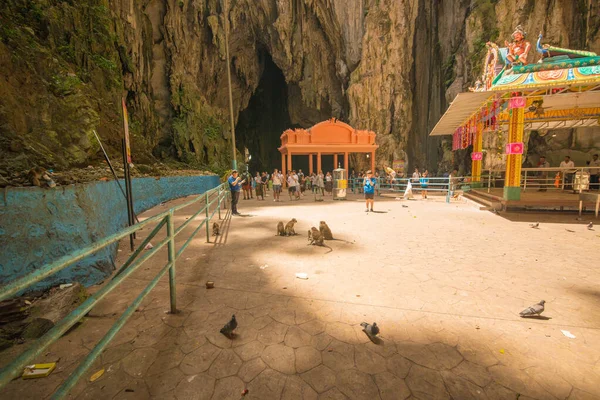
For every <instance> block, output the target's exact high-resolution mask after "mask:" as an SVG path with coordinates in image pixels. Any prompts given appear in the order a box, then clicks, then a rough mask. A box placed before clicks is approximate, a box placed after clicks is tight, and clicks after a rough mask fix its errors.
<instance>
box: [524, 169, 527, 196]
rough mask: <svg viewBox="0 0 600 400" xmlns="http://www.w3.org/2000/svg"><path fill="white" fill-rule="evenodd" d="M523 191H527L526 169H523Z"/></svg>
mask: <svg viewBox="0 0 600 400" xmlns="http://www.w3.org/2000/svg"><path fill="white" fill-rule="evenodd" d="M523 191H524V192H526V191H527V171H525V177H524V180H523Z"/></svg>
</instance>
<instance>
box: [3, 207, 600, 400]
mask: <svg viewBox="0 0 600 400" xmlns="http://www.w3.org/2000/svg"><path fill="white" fill-rule="evenodd" d="M182 201H183V200H182V199H180V200H176V201H173V202H171V203H169V204H166V205H165V206H159V207H157V208H155V209H153V210H150V211H148V212H146V213H144V214H143V215H142V216H141V217H147V216H149V215H152V214H155V213H158V212H162V211H164V210H165V209H166V208H167V207H168V206H170V205H171V204H178V203H180V202H182ZM375 208H376V211H378V212H377V213H365V212H364V204H363V203H362V202H361V201H360V199H358V198H356V197H352V198H350V199H349V200H348V201H342V202H337V201H335V202H334V201H332V200H331V199H330V198H327V197H326V200H325V201H324V202H321V203H315V202H313V201H312V198H310V197H309V196H307V197H306V198H304V199H303V200H301V201H297V202H290V201H289V200H288V199H287V198H286V200H285V201H284V202H281V203H274V202H273V201H272V197H267V198H266V200H265V201H257V200H241V201H240V206H239V210H240V211H241V212H242V213H243V214H244V216H243V217H233V219H231V218H230V217H229V215H228V216H227V217H225V212H223V214H222V215H223V217H224V219H223V220H221V221H219V222H220V223H221V225H222V229H223V232H222V235H220V236H218V237H217V238H216V240H215V238H214V237H211V241H212V243H206V236H204V228H202V229H201V230H200V233H199V234H198V236H197V237H196V239H194V240H193V242H192V244H191V246H190V247H189V248H188V249H187V250H186V251H185V252H184V253H183V255H182V256H181V257H180V258H179V259H178V261H177V267H176V270H177V301H178V303H177V307H178V309H179V310H180V312H179V313H178V314H175V315H172V314H167V313H166V311H167V310H168V309H169V289H168V279H167V276H165V277H164V278H163V279H162V280H161V282H160V283H159V285H158V286H157V287H156V288H155V289H154V290H153V291H152V292H151V293H150V295H149V296H148V297H147V299H146V300H145V301H144V303H143V305H142V306H141V307H140V308H139V309H138V311H137V312H136V313H134V316H133V317H132V318H131V320H130V321H129V322H128V323H127V325H126V326H125V328H124V329H123V330H122V332H121V333H119V334H118V335H117V337H116V338H115V340H114V341H113V342H112V343H111V344H110V346H109V348H108V349H107V350H105V352H104V353H103V355H102V357H101V359H99V360H98V361H97V362H96V363H95V364H94V365H93V366H92V368H90V370H89V371H88V372H87V373H86V375H85V378H86V379H85V380H83V379H82V381H81V382H80V383H79V384H78V385H77V386H76V387H75V388H74V389H73V390H72V392H71V398H81V399H84V398H85V399H87V398H89V399H98V398H106V399H108V398H115V399H132V398H136V399H146V398H156V399H172V398H177V399H205V398H206V399H209V398H213V399H230V398H231V399H239V398H241V397H242V391H243V390H244V389H247V390H248V393H247V394H246V395H245V398H256V399H279V398H281V399H296V398H297V399H317V398H319V399H345V398H350V399H377V398H381V399H405V398H411V399H445V398H453V399H471V398H473V399H517V398H519V399H528V398H533V399H597V398H600V307H598V306H599V305H600V290H599V289H598V288H599V287H600V286H599V285H600V273H599V272H598V268H599V267H598V266H599V263H598V258H599V255H600V251H599V244H600V228H599V229H598V230H595V231H589V230H587V229H586V224H587V223H588V222H589V221H587V220H586V221H577V220H576V219H575V217H576V215H575V214H569V215H560V214H514V213H513V214H500V215H494V214H492V213H489V212H485V211H480V210H479V208H478V207H477V206H475V205H473V204H470V203H465V202H462V201H457V202H452V203H450V204H446V203H445V202H444V201H443V199H442V198H431V199H429V200H426V201H423V200H414V201H397V200H394V199H393V198H386V199H381V198H378V199H377V202H376V204H375ZM195 210H197V208H196V207H189V209H184V210H182V211H181V212H177V213H176V221H177V222H176V224H180V223H182V222H183V221H185V220H186V218H188V217H189V216H190V215H191V214H192V213H193V212H194V211H195ZM291 218H296V219H297V220H298V224H297V225H296V231H297V232H298V236H294V237H276V236H275V226H276V224H277V222H278V221H280V220H281V221H284V222H286V221H288V220H289V219H291ZM588 218H589V217H588ZM321 220H325V221H327V223H328V224H329V226H330V227H331V229H332V231H333V234H334V237H336V238H338V239H341V240H336V241H330V242H327V244H328V245H329V246H330V247H331V249H332V251H331V252H330V251H329V249H327V248H321V247H315V246H307V240H306V233H307V230H308V229H309V228H310V227H311V226H318V223H319V221H321ZM214 221H217V216H216V215H215V219H214ZM536 221H539V222H540V227H539V229H532V228H530V227H529V223H530V222H536ZM192 225H194V224H192ZM599 226H600V222H599ZM193 229H194V228H193V227H190V228H187V229H186V230H184V231H183V232H182V234H181V236H178V240H177V248H179V246H181V244H182V243H183V240H185V238H184V236H185V235H186V234H189V232H191V231H192V230H193ZM150 230H151V228H146V229H145V230H144V231H142V232H141V233H140V239H141V238H143V237H144V236H145V235H146V234H147V233H148V232H149V231H150ZM570 231H573V232H570ZM140 239H138V243H139V241H140ZM215 241H216V243H214V242H215ZM156 242H158V240H156ZM127 247H128V246H127V244H126V243H125V242H123V243H122V245H121V249H122V251H120V253H119V261H120V262H122V261H123V260H124V259H125V258H126V256H127V254H128V248H127ZM165 262H166V249H164V250H161V251H160V252H159V253H158V254H157V255H156V256H155V257H154V258H153V259H152V260H151V261H150V262H148V263H146V264H144V265H143V266H142V267H141V268H140V269H139V270H138V271H136V272H135V273H134V275H133V276H132V277H131V278H130V279H128V280H127V281H126V282H125V283H123V284H122V285H121V286H120V287H119V289H118V290H117V291H115V292H113V293H112V294H110V295H109V296H108V297H107V298H106V299H105V300H103V301H102V302H101V303H100V304H99V305H98V306H97V307H96V308H95V309H94V310H93V311H92V312H91V313H90V314H89V315H88V316H87V317H86V318H85V321H84V322H83V324H82V325H81V326H80V327H78V328H77V329H75V330H73V331H72V332H70V333H69V334H67V335H65V336H64V337H63V338H62V339H60V340H59V341H58V342H57V343H56V344H54V345H53V346H51V347H50V348H49V349H48V350H47V351H46V352H45V354H44V355H43V356H41V357H40V359H39V360H36V362H47V361H55V360H56V359H58V358H60V362H59V366H58V367H57V370H56V371H55V372H54V373H53V374H52V375H50V376H49V377H47V378H43V379H39V380H36V381H22V380H15V381H13V382H12V383H11V384H10V385H9V386H8V387H7V388H5V389H4V393H2V396H1V397H3V398H11V399H13V398H14V399H17V398H18V399H40V398H46V397H48V395H49V394H50V393H51V392H52V391H53V390H55V389H56V388H57V387H58V386H59V385H60V383H61V382H62V381H63V380H64V379H65V378H66V377H67V376H68V374H69V373H70V372H71V371H72V370H73V368H74V367H75V365H76V362H78V361H80V360H82V358H83V357H84V356H85V355H86V354H87V353H88V352H89V350H90V349H91V348H93V346H94V344H95V343H96V342H97V341H98V340H99V339H100V338H101V337H102V336H103V335H104V333H105V332H106V331H107V330H108V328H109V327H110V325H111V324H112V323H113V322H114V321H115V320H116V318H118V316H119V315H120V313H121V312H122V311H123V310H124V309H125V308H126V307H127V306H128V304H129V303H130V302H131V300H132V299H133V298H135V297H136V296H137V294H139V292H140V291H141V290H142V289H143V288H144V287H145V286H146V285H147V284H148V282H149V281H150V280H151V279H152V278H153V277H154V276H155V274H156V273H157V271H158V270H159V269H160V268H162V267H163V266H164V265H165ZM299 272H303V273H306V274H307V275H308V279H307V280H301V279H298V278H296V277H295V274H296V273H299ZM207 280H212V281H214V282H215V288H214V289H210V290H207V289H206V288H205V285H204V284H205V282H206V281H207ZM542 299H544V300H546V311H545V312H544V314H543V316H544V318H540V319H522V318H520V317H519V315H518V313H519V311H521V310H522V309H524V308H525V307H526V306H529V305H531V304H533V303H536V302H538V301H539V300H542ZM232 314H235V315H236V317H237V319H238V322H239V327H238V329H237V334H236V335H235V337H234V338H233V339H232V340H230V339H228V338H226V337H224V336H223V335H221V334H220V333H219V329H220V328H221V327H222V326H223V325H224V324H225V323H226V322H227V321H228V320H229V318H230V317H231V315H232ZM363 321H368V322H373V321H376V322H377V323H378V325H379V326H380V327H381V334H380V338H379V339H378V340H376V341H375V342H372V341H370V340H369V338H368V337H367V336H366V335H365V334H364V333H363V332H362V331H361V327H360V323H361V322H363ZM561 330H565V331H570V332H571V333H572V334H573V335H575V338H574V339H572V338H568V337H567V336H565V335H564V334H563V333H562V332H561ZM20 347H22V346H19V347H16V348H14V349H13V350H12V351H11V352H8V353H6V352H5V353H4V354H2V357H1V358H0V362H1V363H2V364H5V363H6V361H7V360H8V359H10V355H11V353H12V354H15V353H16V352H18V351H21V350H22V348H20ZM101 368H104V369H105V373H104V375H103V376H102V377H101V378H100V379H98V380H97V381H95V382H94V383H89V382H88V381H87V379H88V378H89V376H91V375H92V374H93V373H94V372H95V371H97V370H99V369H101Z"/></svg>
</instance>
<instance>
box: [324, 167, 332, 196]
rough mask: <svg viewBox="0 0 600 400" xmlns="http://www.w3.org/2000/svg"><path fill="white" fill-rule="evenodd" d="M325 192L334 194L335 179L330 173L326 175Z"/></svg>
mask: <svg viewBox="0 0 600 400" xmlns="http://www.w3.org/2000/svg"><path fill="white" fill-rule="evenodd" d="M325 191H326V192H327V193H330V194H331V193H333V177H332V176H331V173H330V172H329V171H327V175H325Z"/></svg>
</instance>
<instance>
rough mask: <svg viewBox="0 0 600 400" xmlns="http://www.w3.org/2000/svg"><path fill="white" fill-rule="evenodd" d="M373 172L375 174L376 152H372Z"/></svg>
mask: <svg viewBox="0 0 600 400" xmlns="http://www.w3.org/2000/svg"><path fill="white" fill-rule="evenodd" d="M371 172H372V173H373V174H375V152H374V151H372V152H371Z"/></svg>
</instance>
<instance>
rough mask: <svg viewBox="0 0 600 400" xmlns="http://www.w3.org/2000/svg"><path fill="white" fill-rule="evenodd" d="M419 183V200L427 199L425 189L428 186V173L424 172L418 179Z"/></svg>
mask: <svg viewBox="0 0 600 400" xmlns="http://www.w3.org/2000/svg"><path fill="white" fill-rule="evenodd" d="M419 183H420V184H421V198H423V199H426V198H427V187H428V186H429V171H427V170H425V172H423V175H421V177H420V178H419Z"/></svg>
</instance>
